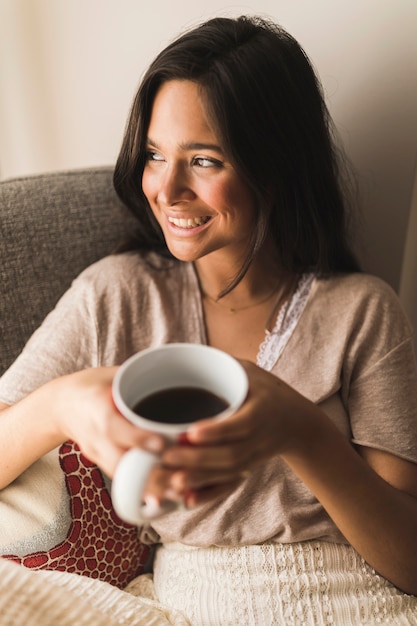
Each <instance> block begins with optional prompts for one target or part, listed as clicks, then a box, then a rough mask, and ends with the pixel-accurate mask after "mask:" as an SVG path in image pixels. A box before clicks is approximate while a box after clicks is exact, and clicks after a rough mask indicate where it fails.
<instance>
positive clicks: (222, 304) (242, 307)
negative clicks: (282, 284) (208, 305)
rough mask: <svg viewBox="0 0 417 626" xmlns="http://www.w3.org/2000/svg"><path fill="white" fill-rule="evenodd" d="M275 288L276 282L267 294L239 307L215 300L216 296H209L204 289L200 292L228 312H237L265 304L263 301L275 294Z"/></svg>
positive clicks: (276, 286)
mask: <svg viewBox="0 0 417 626" xmlns="http://www.w3.org/2000/svg"><path fill="white" fill-rule="evenodd" d="M277 289H278V284H276V285H275V286H274V288H273V289H272V291H270V292H269V293H268V295H267V296H265V297H264V298H262V299H261V300H258V301H257V302H251V304H246V305H245V306H239V307H230V306H227V305H226V304H224V303H223V302H220V300H217V299H216V298H213V297H212V296H210V295H209V294H208V293H206V292H205V291H202V294H203V298H207V300H210V302H213V303H214V304H217V305H218V306H220V307H221V308H222V309H226V310H227V311H229V313H239V312H240V311H246V310H247V309H252V308H255V307H256V306H260V305H261V304H265V302H268V300H270V299H271V298H272V297H273V296H274V295H275V293H276V292H277Z"/></svg>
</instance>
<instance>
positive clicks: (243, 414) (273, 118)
mask: <svg viewBox="0 0 417 626" xmlns="http://www.w3.org/2000/svg"><path fill="white" fill-rule="evenodd" d="M340 168H341V160H340V159H339V158H337V151H336V149H335V146H334V143H333V140H332V123H331V120H330V117H329V114H328V112H327V108H326V105H325V102H324V100H323V95H322V91H321V87H320V83H319V81H318V78H317V77H316V75H315V73H314V71H313V68H312V66H311V64H310V62H309V60H308V58H307V56H306V54H305V52H304V51H303V50H302V48H301V47H300V45H299V44H298V43H297V42H296V41H295V40H294V39H293V37H291V36H290V35H289V34H288V33H287V32H286V31H285V30H283V29H282V28H281V27H279V26H277V25H276V24H273V23H271V22H269V21H266V20H264V19H261V18H256V17H241V18H238V19H227V18H218V19H213V20H210V21H208V22H206V23H204V24H202V25H201V26H199V27H197V28H195V29H193V30H191V31H189V32H187V33H185V34H183V35H182V36H180V37H179V38H178V39H177V40H175V41H174V42H173V43H172V44H170V45H169V46H167V47H166V48H165V49H164V50H163V51H162V52H161V53H160V54H159V55H158V56H157V57H156V59H155V60H154V61H153V63H152V64H151V65H150V67H149V69H148V71H147V72H146V73H145V75H144V77H143V80H142V83H141V85H140V87H139V90H138V93H137V95H136V97H135V100H134V103H133V107H132V110H131V114H130V117H129V120H128V124H127V127H126V134H125V137H124V139H123V143H122V147H121V151H120V155H119V158H118V160H117V164H116V168H115V174H114V183H115V188H116V191H117V192H118V194H119V196H120V198H121V199H122V201H123V202H124V203H125V205H126V206H127V208H128V209H129V210H130V211H131V213H132V214H133V216H134V217H135V218H136V221H137V232H136V234H135V238H134V246H132V247H131V249H130V250H129V251H124V252H123V253H120V254H115V255H112V256H109V257H107V258H105V259H102V260H101V261H99V262H98V263H96V264H94V265H93V266H91V267H90V268H88V269H87V270H85V271H84V272H83V273H82V274H81V275H80V276H79V277H78V278H77V279H76V280H75V281H74V283H73V285H72V287H71V288H70V290H69V291H68V292H67V293H66V294H65V295H64V297H63V298H62V300H61V301H60V302H59V303H58V305H57V307H56V309H55V310H54V311H53V312H52V313H51V314H50V315H49V316H48V317H47V319H46V320H45V322H44V323H43V325H42V326H41V328H40V329H39V330H38V331H37V333H35V335H34V336H33V338H32V339H31V341H30V342H29V343H28V344H27V346H26V347H25V349H24V351H23V353H22V354H21V356H20V357H19V358H18V360H17V361H16V362H15V363H14V364H13V365H12V366H11V368H10V369H9V370H8V371H7V372H6V373H5V375H4V376H3V377H2V379H1V381H0V402H2V403H3V405H2V407H3V411H2V416H1V417H2V418H1V420H0V459H1V468H0V469H1V471H0V479H1V486H2V487H3V493H4V494H6V495H5V497H7V493H8V490H9V489H10V488H11V487H12V488H13V487H16V485H18V481H16V479H17V478H18V477H19V476H20V474H22V473H23V472H29V473H30V472H31V471H32V469H33V466H36V465H37V464H38V462H39V461H41V460H42V459H43V458H44V456H45V455H47V454H54V450H56V448H57V447H59V446H61V448H62V447H63V448H64V449H65V450H67V449H70V447H69V444H68V443H67V441H68V440H70V441H71V442H77V445H78V446H79V448H80V449H81V453H80V454H82V456H83V458H86V459H87V461H86V463H87V464H88V463H96V464H97V465H98V466H99V467H100V468H101V469H102V470H103V471H104V472H105V473H106V474H107V475H108V476H110V477H111V476H113V475H114V472H115V469H116V468H117V467H118V466H119V463H121V462H122V460H123V458H124V455H125V454H126V453H127V451H130V449H131V448H143V449H145V450H147V451H148V452H152V453H153V454H158V455H159V456H160V464H158V465H157V467H156V468H155V470H154V472H153V473H152V475H151V479H150V481H149V485H148V487H147V489H146V495H147V496H148V495H149V496H151V497H153V498H154V500H156V501H157V502H158V503H161V502H162V501H165V500H168V501H170V511H169V512H167V513H165V514H163V515H162V516H160V517H155V518H152V519H149V524H145V525H144V526H141V527H140V529H139V536H140V538H141V540H142V542H144V543H146V544H147V545H152V546H153V547H154V554H155V559H154V561H153V563H152V572H151V573H149V574H148V575H139V576H138V577H136V578H134V579H133V580H131V581H130V583H129V586H128V588H127V590H128V591H130V592H131V593H132V594H133V593H134V594H135V595H136V596H137V598H136V602H137V604H136V607H137V609H136V610H132V606H131V602H130V599H131V598H130V597H129V602H128V603H126V607H127V605H129V606H128V608H126V612H125V613H123V614H121V613H117V608H118V607H119V606H120V604H121V605H122V604H123V594H124V592H122V591H121V592H120V594H121V595H120V596H119V595H118V601H117V607H116V610H115V611H114V613H113V608H112V609H111V611H112V615H113V614H114V615H117V617H119V616H121V615H122V617H123V616H125V615H128V619H130V617H129V616H132V615H134V616H135V618H134V619H136V617H137V618H138V619H137V622H135V623H138V624H140V625H141V626H142V625H145V624H146V626H148V625H149V623H151V622H150V621H149V619H148V616H147V615H146V616H144V618H143V620H141V610H142V609H143V608H144V607H145V606H146V607H149V606H152V607H153V608H154V610H155V615H156V617H155V623H158V624H165V623H167V621H168V623H171V624H180V623H181V624H183V623H184V622H186V623H189V624H191V625H192V626H203V625H204V626H237V624H239V626H240V625H241V624H244V625H245V626H259V625H260V624H262V626H264V625H265V626H269V625H270V626H272V625H273V624H285V626H301V625H302V626H322V625H324V624H330V623H332V624H337V626H358V624H368V625H369V626H370V625H371V624H376V623H381V622H382V623H383V622H385V623H390V624H396V625H398V626H402V625H403V624H404V625H405V624H407V625H413V624H414V625H417V599H416V597H415V595H412V594H417V573H416V567H415V564H416V560H417V535H416V532H415V529H416V526H417V487H416V485H417V365H416V360H415V354H414V352H413V338H412V331H411V328H410V325H409V323H408V321H407V319H406V317H405V315H404V313H403V311H402V309H401V307H400V305H399V303H398V299H397V297H396V296H395V294H394V293H393V291H392V290H391V289H390V288H389V287H388V286H387V285H386V284H385V283H383V282H382V281H381V280H379V279H376V278H375V277H373V276H370V275H366V274H363V273H361V272H360V268H359V266H358V263H357V261H356V258H355V254H354V252H353V250H352V246H351V244H350V241H349V236H348V229H347V222H348V220H347V210H346V206H345V205H346V200H345V195H344V191H343V188H342V185H341V179H342V176H341V169H340ZM175 342H188V343H201V344H209V345H210V346H214V347H216V348H220V349H221V350H223V351H224V352H227V353H229V354H231V355H232V356H234V357H235V358H237V359H239V360H240V361H241V363H242V365H243V367H244V369H245V371H246V373H247V376H248V381H249V391H248V394H247V397H246V399H245V401H244V403H243V404H242V405H241V406H240V408H238V409H237V410H236V411H235V412H234V413H233V414H232V415H230V416H228V417H227V418H226V419H224V420H218V421H216V420H215V419H210V418H208V419H200V420H198V419H197V421H195V422H194V423H193V424H192V426H190V427H189V429H188V430H187V432H185V433H181V435H180V436H179V437H178V440H177V441H175V442H174V443H173V444H169V443H168V442H167V441H166V440H165V439H164V438H162V437H161V436H159V435H158V434H154V433H149V432H148V431H146V430H144V429H142V428H140V427H135V426H133V425H132V424H130V422H127V420H125V419H124V418H123V417H122V415H121V414H120V413H119V412H118V410H117V409H116V407H115V406H114V404H113V403H112V402H111V399H110V398H111V386H112V382H113V380H114V376H115V374H116V371H117V366H118V365H119V364H120V363H121V362H122V361H124V360H125V359H127V358H128V357H129V356H131V355H132V354H133V353H135V352H138V351H141V350H144V349H146V348H152V347H155V346H159V345H161V344H165V343H175ZM175 410H176V407H175V405H173V406H172V412H175ZM197 417H198V416H197ZM71 445H75V444H71ZM17 446H18V449H19V455H16V454H15V453H14V451H15V449H16V447H17ZM71 450H72V448H71ZM75 461H76V459H74V458H73V456H71V459H70V463H63V464H62V469H63V471H64V472H66V471H67V468H68V465H70V466H71V467H70V469H71V476H70V478H71V485H73V486H74V488H75V489H76V488H77V487H78V486H79V485H80V484H81V483H82V480H81V478H83V480H85V478H84V476H85V472H84V470H85V468H83V467H81V466H79V465H76V464H75ZM78 474H79V475H78ZM55 478H56V477H55ZM49 479H50V476H49V475H47V476H46V477H45V480H46V481H47V480H49ZM104 482H105V481H104V479H103V480H101V479H100V473H99V472H98V470H97V471H95V473H94V480H93V481H92V482H90V483H89V485H88V490H89V491H88V493H89V495H90V497H91V501H92V502H96V500H95V498H96V496H97V491H98V489H99V487H100V489H102V490H104V486H103V485H104ZM93 483H94V484H93ZM102 492H103V491H100V494H102ZM97 497H98V501H103V498H104V500H105V501H106V503H107V505H108V509H106V511H107V513H108V516H110V517H111V520H112V524H111V527H110V525H109V522H106V521H105V520H104V521H103V520H102V519H101V520H98V517H97V512H96V513H95V515H96V518H97V520H98V521H99V522H100V523H98V522H97V523H98V526H99V527H100V533H103V536H104V537H105V540H108V539H109V532H110V530H111V529H113V528H116V530H117V528H118V525H119V524H120V523H121V522H120V520H117V518H115V517H113V510H112V507H111V503H110V502H108V499H107V500H106V497H105V496H101V497H100V496H97ZM83 509H84V506H83V504H82V503H79V502H78V500H77V508H76V511H72V510H71V512H72V514H73V516H74V517H75V513H76V514H77V519H76V520H74V523H75V522H76V523H77V528H78V529H80V528H81V530H82V529H83V522H82V521H80V519H81V520H83V519H84V518H83V517H82V516H81V513H82V512H83ZM156 509H158V507H155V510H156ZM66 510H68V508H67V509H66ZM86 514H88V515H90V514H91V511H90V509H88V510H87V512H86ZM125 532H126V533H127V534H128V535H129V537H130V538H131V539H132V541H133V540H134V539H136V540H137V536H136V531H135V530H134V529H132V528H131V527H129V528H127V529H125ZM36 539H37V537H35V538H33V542H34V543H35V544H36ZM125 544H126V541H122V540H121V541H120V546H119V548H118V550H117V551H115V550H114V551H113V554H114V557H115V558H117V557H118V556H120V554H121V553H122V548H123V547H124V548H125V551H124V553H123V554H124V557H125V559H124V561H123V563H124V565H123V568H124V569H123V568H122V566H121V565H120V560H119V561H117V562H115V563H114V566H115V568H116V569H117V570H118V573H119V574H120V568H122V569H123V574H124V576H127V577H128V578H129V579H130V578H133V577H134V574H133V573H131V572H133V569H134V566H135V565H137V560H138V559H137V553H136V551H135V550H127V549H126V545H125ZM135 545H136V544H135ZM60 546H61V544H60ZM60 546H59V549H61V547H60ZM35 548H36V546H35ZM140 548H141V546H140V545H136V549H140ZM119 549H120V550H119ZM56 550H57V547H56V546H50V547H49V548H48V546H46V547H44V548H43V554H44V555H45V559H48V558H49V556H50V554H55V553H56ZM22 552H23V553H22V554H19V555H17V556H18V557H19V558H22V560H23V563H28V564H29V565H30V564H33V559H31V558H25V557H26V556H27V555H26V553H25V552H24V549H23V548H22ZM38 552H39V550H38ZM103 552H104V551H103ZM29 556H30V555H29ZM77 557H78V559H79V561H80V563H81V562H82V563H84V555H83V554H77ZM103 558H104V557H103ZM48 562H49V561H48ZM102 566H103V564H102V563H100V562H99V563H98V564H97V572H98V574H97V575H98V576H100V572H101V569H100V567H102ZM129 568H132V569H129ZM94 575H96V570H94ZM57 578H59V577H57ZM61 580H62V577H61ZM123 580H124V581H125V582H126V578H124V579H123ZM0 584H1V577H0ZM68 584H69V585H71V582H69V583H68ZM76 585H78V586H79V588H81V589H83V588H87V590H88V597H89V598H91V599H93V598H94V599H95V601H96V602H97V605H98V606H100V602H101V597H102V589H103V587H102V583H98V584H97V585H95V584H94V581H93V582H92V581H91V580H90V581H88V583H86V584H85V585H83V584H81V583H79V580H78V579H77V583H76ZM124 595H126V594H124ZM1 599H2V594H0V614H1V608H2V607H1ZM119 600H120V604H119ZM80 610H81V609H80ZM161 616H162V617H161ZM159 618H161V619H159Z"/></svg>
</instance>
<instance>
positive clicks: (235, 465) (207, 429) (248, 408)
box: [162, 361, 319, 506]
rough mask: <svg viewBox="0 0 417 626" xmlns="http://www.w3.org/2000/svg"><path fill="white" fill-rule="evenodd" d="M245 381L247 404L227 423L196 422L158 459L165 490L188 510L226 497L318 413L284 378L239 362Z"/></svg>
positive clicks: (297, 434)
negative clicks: (164, 476) (166, 483)
mask: <svg viewBox="0 0 417 626" xmlns="http://www.w3.org/2000/svg"><path fill="white" fill-rule="evenodd" d="M241 363H242V365H243V366H244V368H245V370H246V373H247V375H248V378H249V392H248V396H247V399H246V401H245V403H244V404H243V405H242V407H240V409H238V410H237V411H236V412H235V413H234V414H233V415H232V416H230V417H228V418H227V419H225V420H219V421H216V420H215V419H213V418H212V419H207V420H203V421H200V422H196V423H195V424H194V425H193V426H192V427H191V428H190V429H189V430H188V431H187V433H186V437H184V442H183V443H186V444H188V445H177V446H174V447H171V448H169V449H168V450H167V451H166V452H165V453H164V455H163V457H162V462H163V464H164V466H165V467H166V469H169V470H170V471H169V487H168V489H169V490H172V491H171V496H172V495H173V493H172V492H174V493H175V494H176V496H177V498H182V499H183V500H184V502H185V504H186V505H187V506H195V505H197V504H201V503H202V502H205V501H207V500H210V499H212V498H215V497H218V496H221V495H226V494H227V493H230V492H231V491H233V490H234V489H235V488H236V486H237V485H238V484H239V483H240V482H241V481H242V479H244V478H246V477H247V476H248V475H249V474H250V473H251V471H252V470H253V469H254V468H256V467H257V466H258V465H259V464H261V463H264V462H265V461H266V460H267V459H268V458H270V457H271V456H274V455H276V454H280V453H282V452H283V451H285V449H287V448H288V447H289V446H292V445H293V444H294V442H295V441H297V444H299V443H300V439H299V438H300V431H302V428H301V425H302V423H303V422H304V420H306V419H311V417H312V415H313V414H314V412H315V411H319V409H318V408H317V407H316V406H315V405H314V404H313V403H312V402H310V401H309V400H307V399H306V398H304V397H303V396H301V395H300V394H299V393H297V392H296V391H295V390H294V389H292V388H291V387H289V386H288V385H287V384H286V383H284V382H283V381H282V380H280V379H279V378H277V377H276V376H274V375H273V374H270V373H268V372H266V371H264V370H262V369H261V368H259V367H257V366H256V365H254V364H253V363H250V362H248V361H241Z"/></svg>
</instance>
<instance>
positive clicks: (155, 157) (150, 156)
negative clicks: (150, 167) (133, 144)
mask: <svg viewBox="0 0 417 626" xmlns="http://www.w3.org/2000/svg"><path fill="white" fill-rule="evenodd" d="M146 160H147V161H163V160H164V158H163V156H162V155H161V154H159V153H158V152H155V151H154V150H147V151H146Z"/></svg>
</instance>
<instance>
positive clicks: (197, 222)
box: [168, 217, 210, 228]
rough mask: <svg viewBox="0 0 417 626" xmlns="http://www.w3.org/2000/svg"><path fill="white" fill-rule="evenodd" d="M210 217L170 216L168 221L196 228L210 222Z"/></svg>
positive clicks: (184, 226) (182, 226) (183, 226)
mask: <svg viewBox="0 0 417 626" xmlns="http://www.w3.org/2000/svg"><path fill="white" fill-rule="evenodd" d="M209 219H210V217H188V218H185V217H179V218H178V217H168V221H169V222H171V224H174V225H175V226H179V227H180V228H195V227H196V226H201V225H202V224H205V223H206V222H208V220H209Z"/></svg>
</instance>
